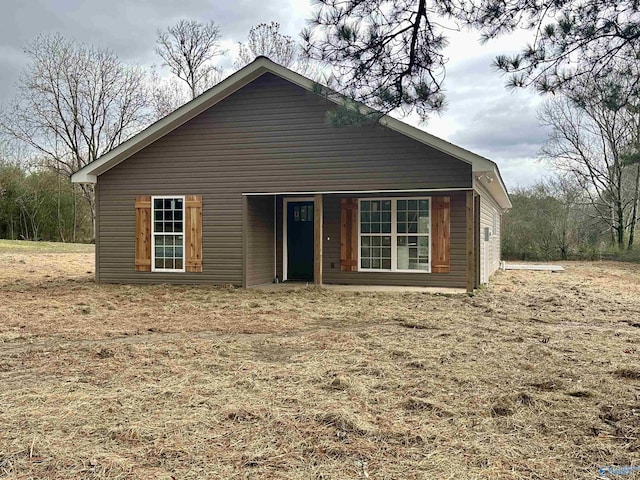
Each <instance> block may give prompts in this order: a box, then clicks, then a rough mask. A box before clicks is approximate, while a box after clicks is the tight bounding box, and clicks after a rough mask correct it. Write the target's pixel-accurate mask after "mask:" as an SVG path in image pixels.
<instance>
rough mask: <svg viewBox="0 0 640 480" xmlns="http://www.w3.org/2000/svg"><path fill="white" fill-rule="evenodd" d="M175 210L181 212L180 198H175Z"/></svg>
mask: <svg viewBox="0 0 640 480" xmlns="http://www.w3.org/2000/svg"><path fill="white" fill-rule="evenodd" d="M175 209H176V210H182V199H181V198H176V205H175Z"/></svg>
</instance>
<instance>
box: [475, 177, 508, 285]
mask: <svg viewBox="0 0 640 480" xmlns="http://www.w3.org/2000/svg"><path fill="white" fill-rule="evenodd" d="M476 190H477V191H478V192H479V194H480V252H479V255H480V281H481V283H488V282H489V278H490V277H491V275H493V274H494V273H495V272H496V271H497V270H498V269H499V268H500V260H501V253H502V252H501V243H502V242H501V240H502V231H501V227H502V209H501V208H500V206H499V205H498V204H497V202H496V201H495V200H494V199H493V197H492V196H491V194H490V193H489V192H488V191H487V189H486V188H484V187H482V186H481V185H478V184H476ZM494 215H495V216H496V222H495V223H496V225H495V226H496V228H495V230H494V228H493V227H494V225H493V223H494V222H493V216H494ZM485 228H488V229H489V240H486V239H485V233H484V232H485Z"/></svg>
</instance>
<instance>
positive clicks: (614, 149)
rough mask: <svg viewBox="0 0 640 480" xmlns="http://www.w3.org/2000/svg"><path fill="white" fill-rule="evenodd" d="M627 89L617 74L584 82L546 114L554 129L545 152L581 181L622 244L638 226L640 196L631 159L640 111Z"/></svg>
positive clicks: (549, 105) (551, 104) (598, 213)
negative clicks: (639, 198) (632, 106)
mask: <svg viewBox="0 0 640 480" xmlns="http://www.w3.org/2000/svg"><path fill="white" fill-rule="evenodd" d="M622 91H623V89H621V88H620V83H618V82H616V81H615V80H614V79H612V81H610V82H607V83H601V82H600V81H584V82H582V83H581V84H580V87H577V88H575V89H573V90H572V91H571V93H570V94H568V95H564V96H562V97H559V98H557V99H555V100H552V101H550V102H548V103H547V104H546V105H545V107H544V108H543V110H542V112H541V115H540V118H541V120H542V122H543V124H545V125H546V126H548V127H550V128H551V133H550V137H549V140H548V141H547V143H546V144H545V146H544V147H543V148H542V150H541V155H542V156H543V157H544V158H546V159H548V160H549V161H551V162H552V163H553V164H554V165H555V166H556V167H558V168H559V169H560V170H563V171H566V172H568V173H570V174H571V175H572V176H573V177H574V178H575V179H576V180H577V181H578V183H579V184H580V185H581V186H582V188H583V190H584V192H585V193H586V195H587V196H588V198H589V202H590V204H591V206H592V207H593V211H594V212H595V214H594V215H595V216H596V217H597V218H598V219H599V220H600V221H602V222H603V223H604V224H606V225H607V227H608V228H609V229H610V230H611V232H612V236H613V237H612V239H613V240H614V243H616V244H617V245H618V248H620V249H622V248H623V245H624V238H625V233H626V232H627V230H628V229H629V228H630V227H631V226H632V225H633V226H634V228H635V222H636V218H635V216H636V214H635V213H633V207H634V204H635V203H637V195H638V191H637V186H638V184H637V182H635V179H636V176H637V171H636V170H637V169H635V170H634V168H632V166H631V165H630V164H629V162H628V161H626V155H627V152H628V149H629V146H630V145H632V144H633V142H634V140H635V135H636V133H635V132H634V126H635V125H636V124H637V119H634V117H635V116H636V115H637V114H636V113H634V112H633V111H632V110H631V109H630V108H628V106H629V97H628V96H627V95H621V92H622ZM631 177H633V181H632V180H631ZM630 185H632V188H631V189H630V188H629V186H630Z"/></svg>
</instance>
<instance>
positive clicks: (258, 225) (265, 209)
mask: <svg viewBox="0 0 640 480" xmlns="http://www.w3.org/2000/svg"><path fill="white" fill-rule="evenodd" d="M273 200H274V198H273V196H268V197H263V196H259V197H247V198H246V202H247V206H246V227H245V238H244V242H245V245H246V246H245V255H246V259H245V262H246V263H245V264H246V279H245V282H246V284H247V285H260V284H262V283H269V282H271V281H273V277H274V275H275V239H274V232H275V230H274V229H275V223H274V218H275V216H274V213H273V206H274V203H273Z"/></svg>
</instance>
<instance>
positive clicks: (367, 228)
mask: <svg viewBox="0 0 640 480" xmlns="http://www.w3.org/2000/svg"><path fill="white" fill-rule="evenodd" d="M360 232H361V233H369V232H371V224H369V223H363V224H361V225H360Z"/></svg>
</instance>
